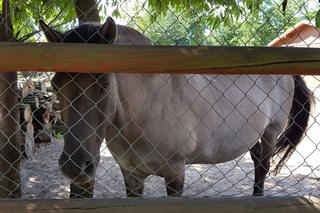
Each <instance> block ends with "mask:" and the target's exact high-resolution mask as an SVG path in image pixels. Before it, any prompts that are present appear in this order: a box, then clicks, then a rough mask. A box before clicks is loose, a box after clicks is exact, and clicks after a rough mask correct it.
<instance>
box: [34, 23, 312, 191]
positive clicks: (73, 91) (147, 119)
mask: <svg viewBox="0 0 320 213" xmlns="http://www.w3.org/2000/svg"><path fill="white" fill-rule="evenodd" d="M40 25H41V28H42V30H43V31H44V33H45V35H46V37H47V39H48V41H50V42H66V43H100V44H104V45H114V44H115V45H151V43H150V41H149V39H148V38H147V37H145V36H143V35H142V34H140V33H139V32H137V31H136V30H134V29H132V28H130V27H127V26H121V25H116V24H115V22H114V21H113V19H112V18H108V19H107V20H106V22H105V23H104V24H103V25H95V24H90V23H88V24H82V25H80V26H78V27H77V28H75V29H73V30H70V31H67V32H64V33H61V32H58V31H56V30H54V29H51V28H50V27H49V26H47V25H46V24H45V23H44V22H41V23H40ZM123 63H126V62H125V61H124V62H123ZM164 63H165V62H164ZM52 84H53V86H54V88H55V90H56V92H57V94H58V99H59V101H60V107H61V108H60V109H61V116H62V120H63V122H64V123H65V125H66V126H67V127H68V130H69V131H68V132H67V133H66V134H65V136H64V150H63V153H62V154H61V156H60V160H59V164H60V168H61V170H62V172H63V174H64V175H66V176H67V177H69V178H70V179H71V180H72V182H73V184H77V185H80V186H85V187H88V186H90V187H91V188H90V189H92V184H93V183H94V177H95V172H96V168H97V164H98V163H99V160H100V153H99V149H100V145H101V143H102V141H103V140H104V139H105V140H106V142H107V146H108V148H109V150H110V152H111V153H112V155H113V156H114V158H115V160H116V161H117V163H118V164H119V166H120V168H121V171H122V174H123V177H124V181H125V185H126V189H127V195H128V196H142V194H143V187H144V180H145V178H146V177H148V176H149V175H158V176H162V177H164V179H165V183H166V188H167V194H168V195H169V196H181V195H182V193H183V185H184V177H185V165H186V164H196V163H197V164H217V163H223V162H227V161H230V160H232V159H235V158H236V157H238V156H240V155H242V154H243V153H246V152H247V151H248V150H250V151H251V155H252V159H253V161H254V165H255V182H254V191H253V195H263V192H264V190H263V187H264V181H265V178H266V174H267V172H268V171H269V168H270V158H271V157H272V156H273V155H274V154H275V153H279V154H282V158H281V160H280V161H279V162H278V164H277V167H276V168H277V169H280V168H281V166H282V165H283V163H284V162H285V161H286V160H287V159H288V157H290V155H291V154H292V151H293V150H294V149H295V147H296V146H297V144H298V143H299V142H300V141H301V138H302V137H303V135H304V133H305V131H306V128H307V123H308V118H309V111H310V107H311V103H312V98H313V97H312V93H311V92H310V91H309V89H308V88H307V87H306V84H305V82H304V80H303V79H302V78H301V77H300V76H278V75H169V74H166V75H153V74H148V75H146V74H145V75H135V74H130V75H128V74H72V73H57V74H56V75H55V76H54V78H53V81H52ZM86 184H87V185H86Z"/></svg>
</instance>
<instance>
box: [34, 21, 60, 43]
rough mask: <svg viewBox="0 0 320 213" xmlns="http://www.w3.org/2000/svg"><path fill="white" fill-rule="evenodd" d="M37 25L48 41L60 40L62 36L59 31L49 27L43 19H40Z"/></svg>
mask: <svg viewBox="0 0 320 213" xmlns="http://www.w3.org/2000/svg"><path fill="white" fill-rule="evenodd" d="M39 25H40V28H41V30H42V31H43V33H44V35H45V36H46V38H47V40H48V41H49V42H61V41H62V36H61V34H60V33H59V32H57V31H56V30H54V29H52V28H51V27H49V26H48V25H47V24H46V23H45V22H44V21H42V20H40V21H39Z"/></svg>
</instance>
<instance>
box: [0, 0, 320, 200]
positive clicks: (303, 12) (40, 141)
mask: <svg viewBox="0 0 320 213" xmlns="http://www.w3.org/2000/svg"><path fill="white" fill-rule="evenodd" d="M167 2H170V1H163V3H160V1H159V3H157V1H151V0H149V1H143V0H135V1H133V0H132V1H125V0H123V1H94V0H90V1H81V0H78V1H50V0H49V1H21V0H12V1H11V2H10V5H9V1H2V6H3V9H2V22H1V27H2V30H1V32H0V34H2V35H0V37H1V38H0V39H1V41H18V42H35V43H36V42H45V41H46V40H47V39H48V40H51V42H76V43H94V42H97V43H114V44H121V42H122V44H123V43H124V44H131V43H133V44H147V43H148V42H149V40H150V41H151V43H152V44H153V45H175V46H181V45H184V46H294V47H320V29H319V28H316V27H315V22H314V20H315V18H316V12H317V8H318V4H319V3H318V1H310V0H291V1H288V2H287V5H286V8H285V9H284V8H283V7H284V2H286V1H276V0H266V1H252V2H251V1H239V2H238V1H237V2H238V3H235V4H237V5H233V3H230V5H227V4H226V5H224V4H223V3H219V1H216V3H214V1H213V2H211V1H203V2H204V3H203V5H202V4H199V5H200V6H199V5H198V3H194V4H192V3H189V4H185V5H184V6H177V4H176V3H175V2H177V1H171V4H168V7H166V6H165V5H166V3H167ZM181 2H184V1H181ZM197 2H198V1H197ZM230 2H232V1H230ZM250 2H251V4H252V7H250V6H249V7H248V4H249V3H250ZM258 3H259V4H258ZM256 4H257V5H259V7H258V6H256ZM8 5H9V6H10V7H8ZM92 6H93V7H92ZM238 7H239V8H240V9H237V8H238ZM163 8H165V9H163ZM8 11H10V13H11V14H9V13H8ZM163 11H165V12H163ZM107 17H113V20H114V21H115V23H117V24H120V25H122V26H123V25H125V26H128V27H130V28H125V27H119V26H118V28H117V30H116V31H112V30H111V31H110V30H109V29H112V26H113V25H112V23H113V22H112V21H111V22H108V19H107ZM39 20H44V21H45V22H46V23H47V25H46V24H45V23H42V29H41V27H39V26H40V25H39V24H38V23H39ZM99 20H101V23H104V21H105V20H107V22H106V23H105V25H103V26H107V28H106V29H105V28H103V27H99V26H97V23H92V22H99ZM11 22H12V24H10V23H11ZM79 22H80V23H82V24H86V23H87V22H91V23H90V25H88V24H87V25H82V26H87V27H86V28H81V29H80V28H77V29H78V30H77V31H72V30H71V29H74V28H75V27H77V26H78V25H79ZM49 26H50V28H49ZM53 29H55V30H53ZM92 29H94V30H95V32H92ZM131 29H136V30H137V31H138V32H140V33H141V34H139V33H137V32H136V31H131ZM68 30H71V31H68ZM43 31H45V33H43ZM60 32H66V33H60ZM112 32H116V33H114V34H112ZM137 36H138V37H137ZM144 36H145V37H144ZM146 38H149V40H148V39H146ZM126 39H127V40H126ZM139 42H141V43H139ZM101 45H103V44H101ZM34 48H37V47H36V46H35V47H34ZM57 54H64V53H57ZM17 63H19V62H17ZM124 63H125V62H124ZM164 63H165V62H164ZM10 75H11V74H2V75H1V76H0V83H1V84H0V86H1V91H0V106H1V132H0V133H1V140H2V141H1V142H0V160H1V162H0V181H1V183H0V192H1V193H0V197H19V196H20V187H21V194H22V197H23V198H28V199H31V198H46V199H51V198H68V197H69V195H70V193H71V197H77V196H84V197H91V196H93V195H94V197H99V198H113V197H125V196H126V193H127V194H129V195H138V194H139V193H141V192H142V188H143V187H142V186H141V182H143V181H144V182H145V187H144V192H143V195H144V196H145V197H162V196H166V195H167V191H168V192H169V194H170V193H171V195H179V194H180V193H181V192H182V187H181V184H182V185H183V186H184V187H183V196H186V197H214V196H246V195H251V194H252V192H253V188H254V182H255V171H256V172H257V170H259V172H258V173H259V174H260V175H262V176H263V174H261V173H263V172H264V171H265V170H269V169H268V168H267V167H268V164H266V163H265V162H264V161H265V158H266V159H268V158H269V157H271V155H272V153H273V151H274V150H273V149H272V148H271V147H272V145H270V143H273V142H271V141H268V134H266V132H268V131H271V132H273V133H272V134H275V133H274V132H277V131H278V132H277V134H276V137H278V136H279V135H280V132H281V131H283V130H284V124H285V123H287V122H288V119H295V118H294V117H290V116H291V115H290V109H289V110H288V106H291V104H292V103H293V102H294V101H293V98H295V97H296V96H294V87H293V86H292V85H293V78H292V77H290V76H258V75H254V76H252V75H232V76H230V75H229V76H221V75H203V76H201V75H184V76H183V75H139V74H105V75H97V74H55V73H54V72H47V73H40V72H17V78H16V79H14V78H12V76H10ZM55 75H56V76H55ZM8 76H9V77H8ZM54 76H55V77H54ZM303 79H304V81H305V82H306V84H307V87H308V88H309V89H310V90H311V94H312V95H313V96H314V97H315V106H314V107H313V109H312V110H311V115H310V118H309V121H308V126H307V127H306V132H305V134H303V139H302V142H301V143H300V144H299V145H298V146H297V148H296V150H295V151H294V153H293V154H292V156H291V158H290V159H289V160H288V161H287V162H286V163H285V165H284V166H283V168H282V170H281V171H280V173H279V174H277V175H275V174H273V173H272V172H271V171H272V169H273V167H272V168H271V169H270V171H269V172H268V173H267V178H266V181H265V184H264V185H265V187H264V194H265V195H268V196H279V195H282V196H296V195H313V196H318V195H319V186H318V185H319V178H320V170H319V166H320V163H319V161H318V158H319V154H320V150H319V148H318V146H319V139H318V130H319V128H320V127H319V118H318V115H319V113H320V112H319V107H318V101H319V97H320V90H319V83H320V79H319V77H318V76H303ZM265 84H267V85H265ZM300 86H301V85H300ZM302 86H303V85H302ZM295 88H297V85H296V87H295ZM115 91H116V92H115ZM303 92H305V91H303ZM304 94H305V93H304ZM15 99H17V100H18V101H16V102H14V100H15ZM8 100H9V101H8ZM299 101H300V100H298V102H299ZM298 105H299V106H302V108H301V110H302V111H304V112H306V111H308V109H307V108H305V107H306V106H305V103H304V102H301V103H299V104H298ZM250 107H251V108H250ZM18 115H20V118H19V116H18ZM304 116H306V115H305V114H304ZM274 121H275V122H276V123H272V122H274ZM277 122H278V123H277ZM281 122H282V123H281ZM295 122H297V123H296V124H297V125H298V126H300V129H301V128H304V127H302V126H303V125H302V124H300V123H299V122H300V121H299V122H298V121H295ZM268 125H269V127H270V126H272V127H271V128H269V129H267V126H268ZM262 126H263V127H262ZM272 128H274V129H275V130H270V129H272ZM279 128H280V130H281V131H280V132H279V130H278V129H279ZM8 129H9V130H8ZM265 129H267V130H265ZM295 131H296V132H299V131H301V130H299V128H298V129H296V130H295ZM270 134H271V133H270ZM16 137H17V138H18V139H17V141H16V140H15V139H14V138H16ZM260 137H262V139H260V142H258V146H259V148H258V150H263V151H258V153H259V154H258V155H260V156H263V157H261V158H259V159H258V160H257V161H258V164H256V165H255V164H254V161H253V159H252V156H250V149H251V151H252V150H253V145H254V144H255V143H256V142H257V141H259V138H260ZM272 137H274V136H272ZM272 137H271V138H272ZM289 139H290V138H289ZM266 141H267V143H266ZM115 143H118V145H117V144H115ZM292 143H295V142H292ZM100 144H101V147H100ZM119 144H120V145H119ZM228 144H229V145H228ZM263 144H264V145H263ZM244 149H245V151H244ZM266 150H267V151H268V152H267V151H266ZM265 152H267V153H265ZM9 153H10V154H9ZM11 153H13V154H11ZM17 153H18V154H17ZM20 153H21V161H20V159H19V156H20ZM98 153H100V159H98V158H99V157H98ZM15 156H16V157H15ZM17 156H18V157H17ZM208 156H211V158H210V157H208ZM253 156H254V157H253V158H258V156H257V155H255V154H253ZM198 158H199V159H198ZM59 159H60V160H59ZM99 160H100V161H99ZM272 160H275V161H277V160H279V156H277V155H276V156H274V157H272V159H271V161H272ZM98 161H99V164H97V162H98ZM189 161H194V162H200V163H198V164H189ZM223 161H228V162H223ZM201 162H202V163H201ZM220 162H223V163H220ZM184 163H187V164H186V165H185V166H184ZM119 165H120V166H119ZM181 165H182V167H181ZM20 166H21V168H20ZM258 167H259V168H258ZM17 175H18V178H17ZM66 176H68V177H66ZM159 176H164V177H165V178H162V177H159ZM258 176H259V175H258ZM19 178H21V182H20V180H19ZM90 178H91V179H90ZM125 180H126V185H125ZM83 182H85V183H83ZM70 183H71V185H70ZM166 183H167V187H168V188H167V191H166ZM259 184H260V181H258V183H257V185H256V186H255V188H256V189H255V190H257V191H256V195H261V186H260V185H259ZM93 185H94V191H93ZM126 186H127V187H128V186H129V188H130V186H131V188H130V189H131V190H128V188H127V189H126Z"/></svg>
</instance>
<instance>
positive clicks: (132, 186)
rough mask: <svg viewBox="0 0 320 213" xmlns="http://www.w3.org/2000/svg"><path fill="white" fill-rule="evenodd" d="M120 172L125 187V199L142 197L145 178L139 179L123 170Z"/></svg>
mask: <svg viewBox="0 0 320 213" xmlns="http://www.w3.org/2000/svg"><path fill="white" fill-rule="evenodd" d="M121 172H122V175H123V178H124V183H125V186H126V193H127V197H142V196H143V189H144V180H145V178H146V177H140V176H138V175H136V174H134V173H133V172H131V171H129V170H126V169H124V168H121Z"/></svg>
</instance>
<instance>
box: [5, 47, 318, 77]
mask: <svg viewBox="0 0 320 213" xmlns="http://www.w3.org/2000/svg"><path fill="white" fill-rule="evenodd" d="M0 61H1V63H0V72H4V71H6V72H8V71H17V70H18V71H56V72H66V71H68V72H95V73H101V72H115V73H215V74H221V73H223V74H313V75H317V74H320V49H317V48H270V47H258V48H257V47H256V48H253V47H241V48H239V47H168V46H112V45H110V46H107V45H97V44H53V43H41V44H40V43H37V44H35V43H33V44H25V43H23V44H21V43H0Z"/></svg>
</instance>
